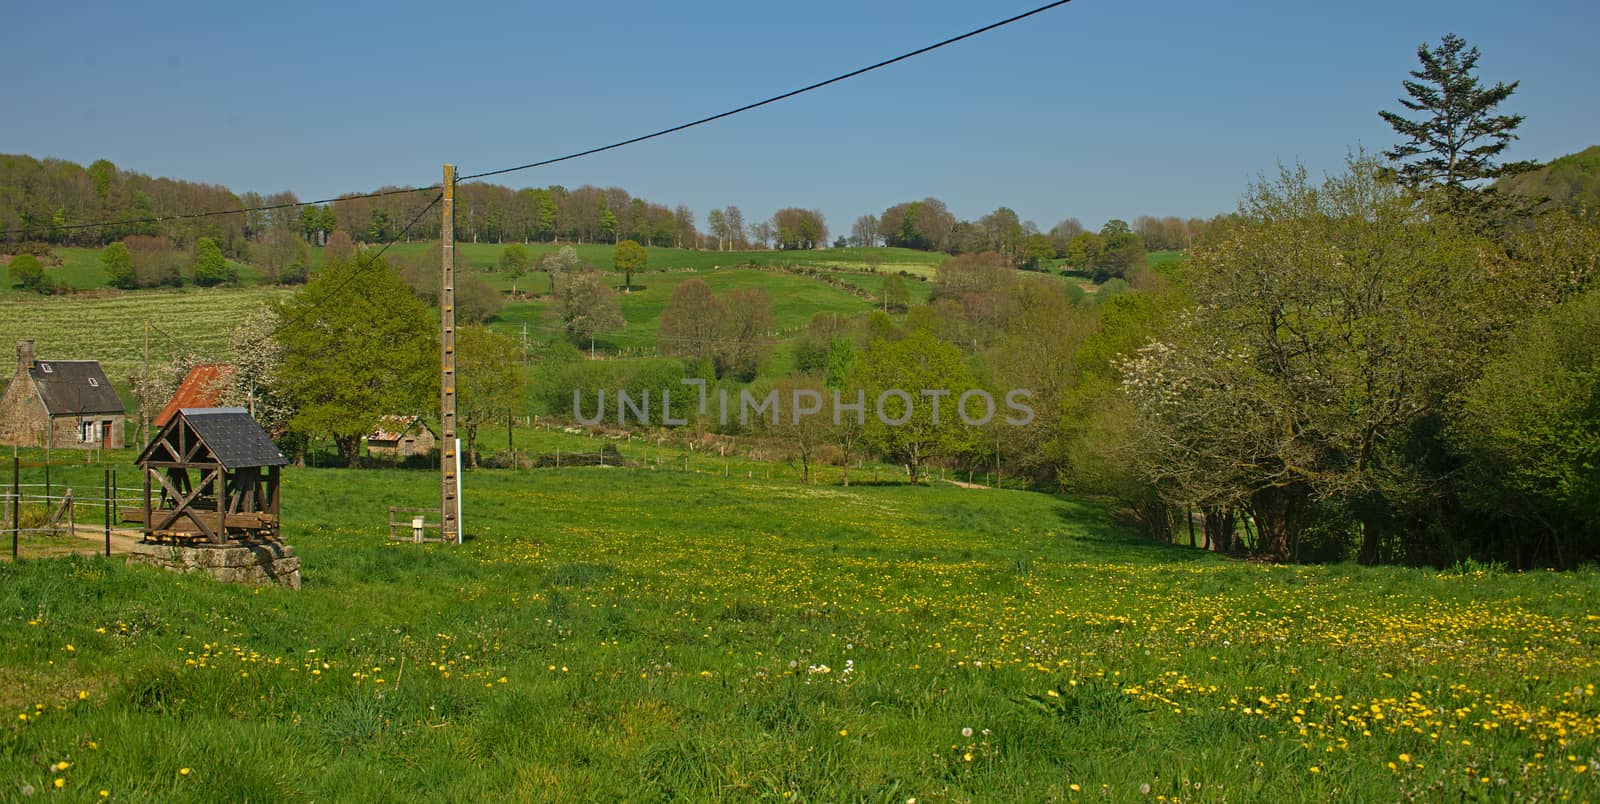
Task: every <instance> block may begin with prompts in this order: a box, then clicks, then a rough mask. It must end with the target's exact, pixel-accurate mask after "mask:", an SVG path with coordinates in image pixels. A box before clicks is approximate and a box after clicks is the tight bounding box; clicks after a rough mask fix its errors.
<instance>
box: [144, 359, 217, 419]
mask: <svg viewBox="0 0 1600 804" xmlns="http://www.w3.org/2000/svg"><path fill="white" fill-rule="evenodd" d="M234 371H235V369H234V367H233V366H230V365H228V364H227V363H207V364H205V365H200V366H195V367H194V368H192V369H189V373H188V374H186V375H184V377H183V382H181V383H179V384H178V390H176V391H173V392H172V398H171V399H169V400H167V405H166V407H164V408H162V409H161V412H160V413H157V414H156V419H155V421H154V422H152V424H154V425H155V426H156V427H165V426H166V424H167V422H168V421H169V420H171V419H172V417H173V416H175V415H177V413H178V411H180V410H182V409H184V408H214V407H217V406H218V405H220V404H222V400H223V397H225V396H227V394H228V390H229V389H231V388H232V387H233V378H234Z"/></svg>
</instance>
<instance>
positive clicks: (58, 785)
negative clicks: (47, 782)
mask: <svg viewBox="0 0 1600 804" xmlns="http://www.w3.org/2000/svg"><path fill="white" fill-rule="evenodd" d="M66 786H67V780H66V779H63V778H61V777H60V776H57V777H56V789H57V790H60V789H61V788H63V787H66Z"/></svg>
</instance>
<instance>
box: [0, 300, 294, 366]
mask: <svg viewBox="0 0 1600 804" xmlns="http://www.w3.org/2000/svg"><path fill="white" fill-rule="evenodd" d="M285 293H287V291H283V290H273V289H265V288H246V289H239V288H234V289H226V290H224V289H211V290H199V289H189V290H180V291H147V292H141V293H115V294H108V295H105V296H98V297H96V296H73V297H66V296H56V297H47V298H40V297H37V296H30V297H27V298H17V297H15V296H12V297H8V298H4V299H0V348H4V349H5V350H7V351H6V353H7V354H10V349H11V347H12V345H14V344H15V343H16V342H17V339H19V338H33V339H34V341H35V342H36V348H37V350H38V354H39V356H40V357H41V358H56V359H58V360H68V359H94V360H99V361H100V363H101V365H102V366H103V367H104V368H105V370H106V374H107V376H109V377H110V378H111V380H112V382H114V383H116V384H117V385H118V386H119V387H122V386H124V385H126V383H127V380H128V375H129V374H131V373H132V372H133V370H134V369H135V368H136V367H137V366H138V365H139V362H140V360H141V359H142V356H143V353H144V325H145V322H146V321H149V322H150V323H151V324H152V325H153V326H152V329H151V334H150V353H151V357H152V358H155V359H164V358H166V357H167V356H169V355H170V354H171V353H172V351H173V350H174V349H181V348H185V347H186V348H190V349H193V350H195V351H198V352H200V353H202V354H206V355H213V356H218V357H220V356H222V354H223V352H224V351H225V350H226V346H227V341H228V331H229V330H230V329H231V328H232V327H233V326H234V325H235V324H236V323H237V322H238V321H239V319H240V318H241V317H242V316H243V315H244V314H246V313H247V312H249V311H250V310H252V309H254V308H256V307H257V306H259V305H261V304H264V303H266V302H267V301H269V300H271V299H276V298H281V297H282V296H283V295H284V294H285ZM9 378H10V375H9V373H8V374H7V375H6V379H9Z"/></svg>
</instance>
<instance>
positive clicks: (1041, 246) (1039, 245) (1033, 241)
mask: <svg viewBox="0 0 1600 804" xmlns="http://www.w3.org/2000/svg"><path fill="white" fill-rule="evenodd" d="M1055 256H1056V247H1055V244H1053V243H1051V242H1050V236H1049V235H1043V234H1031V235H1028V236H1027V237H1025V238H1023V240H1022V264H1023V265H1024V266H1025V267H1027V269H1028V270H1030V271H1037V270H1039V264H1040V263H1042V262H1044V261H1045V260H1048V259H1051V258H1053V257H1055Z"/></svg>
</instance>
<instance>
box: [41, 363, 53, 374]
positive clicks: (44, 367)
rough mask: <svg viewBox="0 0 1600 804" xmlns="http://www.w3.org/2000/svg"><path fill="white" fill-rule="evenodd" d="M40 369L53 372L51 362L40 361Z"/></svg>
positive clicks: (48, 372)
mask: <svg viewBox="0 0 1600 804" xmlns="http://www.w3.org/2000/svg"><path fill="white" fill-rule="evenodd" d="M39 370H40V371H42V372H44V373H46V374H50V373H52V372H51V370H50V364H49V363H40V364H39Z"/></svg>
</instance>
